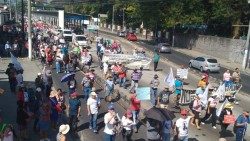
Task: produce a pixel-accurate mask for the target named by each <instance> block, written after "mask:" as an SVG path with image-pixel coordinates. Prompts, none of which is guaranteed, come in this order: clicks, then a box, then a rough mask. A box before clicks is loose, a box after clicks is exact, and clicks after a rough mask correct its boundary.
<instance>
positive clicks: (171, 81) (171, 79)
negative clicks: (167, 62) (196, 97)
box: [164, 68, 175, 87]
mask: <svg viewBox="0 0 250 141" xmlns="http://www.w3.org/2000/svg"><path fill="white" fill-rule="evenodd" d="M164 81H165V82H166V83H167V85H168V86H169V87H173V86H174V84H175V78H174V74H173V69H172V68H170V72H169V74H168V76H167V77H166V78H165V80H164Z"/></svg>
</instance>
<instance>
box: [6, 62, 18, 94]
mask: <svg viewBox="0 0 250 141" xmlns="http://www.w3.org/2000/svg"><path fill="white" fill-rule="evenodd" d="M16 73H17V71H16V69H15V68H14V64H12V63H9V65H8V68H7V70H6V72H5V74H7V75H8V78H9V84H10V90H11V92H12V93H15V92H16V85H17V80H16Z"/></svg>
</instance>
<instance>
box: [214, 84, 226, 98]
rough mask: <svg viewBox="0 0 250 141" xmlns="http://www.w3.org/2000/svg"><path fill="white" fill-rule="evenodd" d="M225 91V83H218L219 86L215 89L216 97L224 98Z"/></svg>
mask: <svg viewBox="0 0 250 141" xmlns="http://www.w3.org/2000/svg"><path fill="white" fill-rule="evenodd" d="M225 91H226V90H225V84H222V85H220V86H219V88H218V89H217V91H216V93H217V97H218V98H219V100H223V99H224V95H225Z"/></svg>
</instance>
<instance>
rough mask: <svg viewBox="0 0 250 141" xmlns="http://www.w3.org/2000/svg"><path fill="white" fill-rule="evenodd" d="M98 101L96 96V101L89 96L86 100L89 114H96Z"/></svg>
mask: <svg viewBox="0 0 250 141" xmlns="http://www.w3.org/2000/svg"><path fill="white" fill-rule="evenodd" d="M100 103H101V102H100V99H99V98H98V97H97V96H96V99H93V98H92V97H91V96H90V97H89V98H88V100H87V106H89V108H90V113H91V114H97V113H98V105H100Z"/></svg>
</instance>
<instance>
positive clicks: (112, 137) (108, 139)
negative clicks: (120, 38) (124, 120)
mask: <svg viewBox="0 0 250 141" xmlns="http://www.w3.org/2000/svg"><path fill="white" fill-rule="evenodd" d="M104 141H115V135H109V134H107V133H104Z"/></svg>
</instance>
